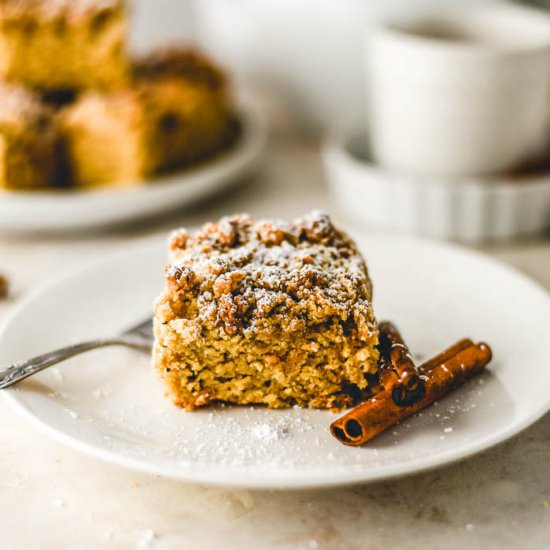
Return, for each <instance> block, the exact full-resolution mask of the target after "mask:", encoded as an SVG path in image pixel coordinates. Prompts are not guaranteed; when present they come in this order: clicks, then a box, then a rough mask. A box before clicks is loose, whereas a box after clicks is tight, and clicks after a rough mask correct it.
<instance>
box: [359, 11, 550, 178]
mask: <svg viewBox="0 0 550 550" xmlns="http://www.w3.org/2000/svg"><path fill="white" fill-rule="evenodd" d="M366 42H367V43H366V78H367V81H366V82H367V110H368V119H367V127H368V130H369V140H370V148H371V152H372V156H373V159H374V160H375V161H376V162H378V163H379V164H381V165H383V166H385V167H387V168H390V169H394V170H399V171H404V172H409V173H413V174H420V175H423V174H429V175H445V176H454V175H472V174H479V175H481V174H490V173H498V172H503V171H506V170H510V169H513V168H516V167H517V166H518V165H520V164H521V163H523V162H525V161H528V160H529V159H530V158H531V157H534V156H536V155H537V154H539V153H540V152H541V150H542V149H543V148H544V147H545V146H548V144H547V134H548V130H549V128H548V123H549V120H550V17H549V16H547V15H546V14H544V13H542V12H539V11H536V10H533V9H529V8H523V7H519V6H513V5H510V4H490V5H485V6H481V7H478V8H473V9H469V10H467V11H463V12H458V11H453V12H449V11H447V12H442V13H439V14H437V15H434V16H433V17H430V18H422V19H417V20H409V21H407V22H385V23H384V24H382V25H380V26H378V28H377V29H371V30H370V31H369V33H368V35H367V40H366Z"/></svg>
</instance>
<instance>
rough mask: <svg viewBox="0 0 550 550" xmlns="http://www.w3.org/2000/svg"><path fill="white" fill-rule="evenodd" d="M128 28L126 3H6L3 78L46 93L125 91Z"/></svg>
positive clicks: (1, 12)
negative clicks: (123, 84)
mask: <svg viewBox="0 0 550 550" xmlns="http://www.w3.org/2000/svg"><path fill="white" fill-rule="evenodd" d="M126 27H127V21H126V12H125V9H124V2H123V1H122V0H2V1H1V2H0V75H1V76H2V77H3V78H4V79H7V80H11V81H16V82H19V83H21V84H24V85H27V86H32V87H36V88H38V89H42V90H57V89H83V88H96V87H99V88H110V87H116V86H119V85H121V84H122V83H123V82H124V81H125V80H126V79H127V77H128V61H127V58H126V53H125V40H126Z"/></svg>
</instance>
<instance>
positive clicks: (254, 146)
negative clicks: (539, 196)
mask: <svg viewBox="0 0 550 550" xmlns="http://www.w3.org/2000/svg"><path fill="white" fill-rule="evenodd" d="M240 114H241V120H242V124H243V131H242V134H241V136H240V138H239V140H238V142H237V143H236V144H235V145H234V146H233V147H232V148H231V149H229V150H228V151H227V152H224V153H222V154H220V155H219V156H217V157H214V158H212V159H210V160H208V161H205V162H203V163H199V164H197V165H196V166H194V167H189V168H186V169H184V170H182V171H180V172H177V173H174V174H170V175H166V176H163V177H162V178H158V179H156V180H153V181H150V182H148V183H147V184H140V185H137V186H135V187H125V188H119V189H110V188H108V187H107V188H104V189H97V190H90V191H69V190H67V191H62V190H60V191H49V192H13V191H11V192H9V191H3V192H0V231H17V232H31V231H44V230H45V231H70V230H75V229H78V230H85V229H90V228H94V227H98V226H105V225H113V224H119V223H123V222H128V221H131V220H134V219H137V218H142V217H146V216H152V215H155V214H159V213H161V212H164V211H168V210H173V209H174V208H177V207H183V206H186V205H189V204H191V203H193V202H195V201H197V200H199V199H202V198H205V197H207V196H209V195H212V194H215V193H218V192H219V191H221V190H222V189H224V188H226V187H229V186H231V185H233V184H235V183H237V182H238V179H239V178H240V177H241V176H243V175H244V174H245V173H247V172H248V171H249V170H251V169H252V168H253V167H254V166H255V165H256V163H257V161H258V160H259V158H260V155H261V153H262V151H263V149H264V146H265V143H266V138H267V127H266V122H265V120H264V117H262V116H261V114H260V113H259V111H258V110H257V109H256V108H253V107H250V106H247V107H242V108H241V112H240Z"/></svg>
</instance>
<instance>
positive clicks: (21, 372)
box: [0, 338, 151, 390]
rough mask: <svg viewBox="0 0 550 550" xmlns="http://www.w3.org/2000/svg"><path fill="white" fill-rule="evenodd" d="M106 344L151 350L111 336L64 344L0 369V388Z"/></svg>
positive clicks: (142, 342)
mask: <svg viewBox="0 0 550 550" xmlns="http://www.w3.org/2000/svg"><path fill="white" fill-rule="evenodd" d="M106 346H126V347H131V348H134V349H138V350H140V351H145V352H149V351H151V344H150V343H149V344H147V343H145V342H144V341H142V340H138V339H132V338H112V339H108V340H107V339H106V340H90V341H89V342H82V343H80V344H73V345H72V346H66V347H64V348H59V349H56V350H54V351H50V352H48V353H44V354H42V355H37V356H36V357H33V358H31V359H27V360H26V361H19V362H17V363H14V364H13V365H11V366H10V367H8V368H7V369H5V370H3V371H0V390H3V389H5V388H9V387H10V386H13V385H14V384H17V383H18V382H20V381H21V380H24V379H25V378H28V377H29V376H32V375H33V374H36V373H37V372H40V371H43V370H44V369H47V368H48V367H51V366H52V365H56V364H57V363H61V361H65V359H69V358H71V357H74V356H75V355H79V354H81V353H84V352H86V351H90V350H93V349H97V348H103V347H106Z"/></svg>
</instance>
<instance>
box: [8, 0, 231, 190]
mask: <svg viewBox="0 0 550 550" xmlns="http://www.w3.org/2000/svg"><path fill="white" fill-rule="evenodd" d="M127 28H128V17H127V12H126V9H125V5H124V2H123V0H4V1H2V2H1V3H0V78H1V79H2V83H1V84H0V189H1V188H4V189H25V190H31V189H44V188H50V187H62V186H63V187H72V186H74V187H80V188H89V187H95V186H100V185H113V186H122V185H129V184H136V183H140V182H143V181H145V180H147V179H148V178H151V177H152V176H154V175H156V174H160V173H164V172H166V171H169V170H174V169H177V168H180V167H182V166H184V165H186V164H188V163H190V162H193V161H196V160H199V159H201V158H204V157H207V156H208V155H211V154H213V153H214V152H216V151H219V150H220V149H221V148H223V147H224V146H225V145H227V144H228V143H229V141H230V140H231V138H232V137H233V136H234V133H235V123H234V118H233V116H232V110H231V103H230V98H229V90H228V84H227V80H226V78H225V75H224V74H223V73H222V72H221V71H220V70H219V69H218V68H217V67H216V66H215V65H214V64H213V63H212V62H210V61H209V60H208V59H206V58H205V57H204V56H202V55H200V54H198V53H197V52H195V51H192V50H185V49H178V50H176V49H173V50H164V51H160V52H154V53H152V54H151V55H149V56H148V57H146V58H142V59H132V58H130V57H129V55H128V54H127V49H126V42H127Z"/></svg>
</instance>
